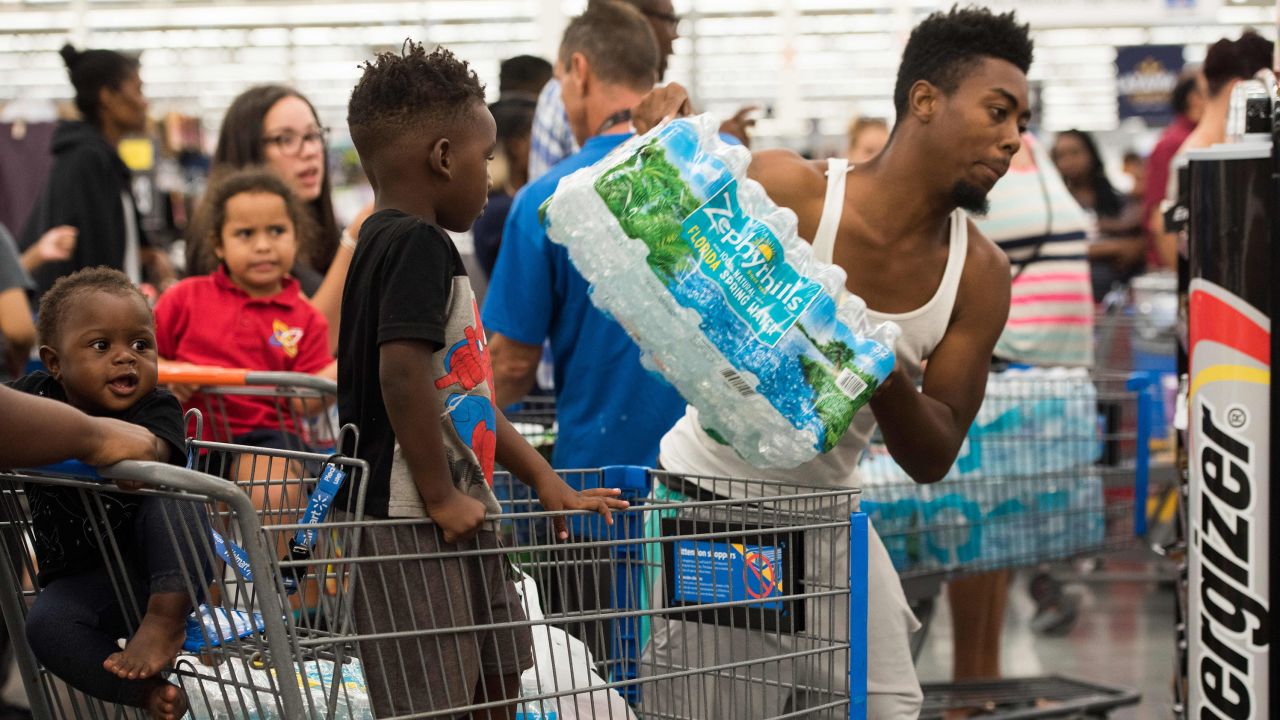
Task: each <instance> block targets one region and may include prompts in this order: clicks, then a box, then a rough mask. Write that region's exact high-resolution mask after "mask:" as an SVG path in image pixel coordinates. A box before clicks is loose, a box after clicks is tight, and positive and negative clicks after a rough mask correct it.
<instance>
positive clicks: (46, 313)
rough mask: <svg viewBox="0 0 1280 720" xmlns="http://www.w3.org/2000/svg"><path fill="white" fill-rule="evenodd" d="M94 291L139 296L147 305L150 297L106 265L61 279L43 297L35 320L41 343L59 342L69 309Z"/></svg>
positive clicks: (120, 295)
mask: <svg viewBox="0 0 1280 720" xmlns="http://www.w3.org/2000/svg"><path fill="white" fill-rule="evenodd" d="M95 292H105V293H110V294H112V295H117V296H119V297H136V298H138V299H139V300H141V301H142V304H143V305H144V306H146V305H147V298H146V297H145V296H143V294H142V291H141V290H139V289H138V287H137V286H136V285H134V284H133V282H132V281H131V280H129V276H127V275H125V274H124V273H122V272H120V271H119V270H116V269H115V268H110V267H106V266H105V265H102V266H98V267H90V268H84V269H83V270H77V271H76V272H73V273H71V274H70V275H64V276H62V277H60V278H58V279H57V281H56V282H54V283H53V287H51V288H49V291H48V292H46V293H45V294H44V296H43V297H41V298H40V312H39V318H38V319H37V320H36V332H37V333H38V334H39V337H40V344H42V345H53V344H54V343H56V342H57V341H58V333H59V332H60V331H61V330H62V321H63V318H65V317H66V314H67V312H68V311H69V310H70V309H71V307H72V306H73V305H74V304H75V303H76V302H77V301H79V300H80V299H82V298H84V297H85V296H87V295H89V294H90V293H95ZM148 307H149V306H148Z"/></svg>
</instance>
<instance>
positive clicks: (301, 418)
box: [159, 361, 338, 452]
mask: <svg viewBox="0 0 1280 720" xmlns="http://www.w3.org/2000/svg"><path fill="white" fill-rule="evenodd" d="M159 382H160V383H161V384H170V383H181V384H184V385H194V386H197V387H199V391H198V392H197V393H196V394H195V395H193V396H192V398H191V400H190V401H188V403H187V408H188V410H189V411H191V410H198V411H199V415H198V416H196V417H197V419H196V420H195V426H194V428H192V427H190V426H189V427H188V429H189V430H191V431H192V432H193V435H192V437H195V438H197V439H201V440H215V441H219V442H232V441H234V440H236V439H237V438H236V436H235V435H236V433H235V430H234V429H233V427H232V423H231V417H232V415H233V414H236V415H242V414H244V410H245V408H246V407H252V408H254V409H255V410H256V414H257V415H258V416H259V417H260V418H262V419H263V420H264V422H263V424H262V426H261V427H260V428H258V429H257V430H258V431H259V432H266V433H269V434H272V435H274V436H275V437H276V438H277V439H278V440H283V441H285V442H283V443H281V442H276V443H275V444H287V445H289V446H290V448H289V449H293V450H306V451H315V452H332V451H333V448H334V447H335V440H336V438H337V435H338V415H337V405H336V402H335V401H336V400H337V394H338V387H337V383H335V382H334V381H332V380H326V379H324V378H320V377H316V376H314V375H307V374H305V373H292V372H264V371H256V370H246V369H243V368H219V367H210V366H204V365H192V364H189V363H179V362H169V361H165V362H162V363H160V374H159ZM229 409H230V410H231V411H232V412H229ZM236 411H238V412H236Z"/></svg>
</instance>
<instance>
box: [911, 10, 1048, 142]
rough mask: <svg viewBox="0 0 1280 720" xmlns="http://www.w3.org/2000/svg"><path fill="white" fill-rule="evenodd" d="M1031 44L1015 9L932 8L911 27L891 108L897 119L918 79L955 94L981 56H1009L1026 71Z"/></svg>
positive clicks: (1017, 65)
mask: <svg viewBox="0 0 1280 720" xmlns="http://www.w3.org/2000/svg"><path fill="white" fill-rule="evenodd" d="M1031 54H1032V42H1031V37H1030V34H1029V31H1028V27H1027V25H1026V24H1019V23H1018V22H1017V20H1016V18H1015V17H1014V14H1013V11H1010V12H1007V13H1001V14H999V15H997V14H995V13H992V12H991V11H990V10H988V9H987V8H980V7H966V8H961V7H959V6H953V7H952V8H951V10H950V11H949V12H945V13H944V12H941V11H939V12H935V13H933V14H932V15H930V16H929V17H927V18H925V19H924V20H923V21H921V22H920V24H919V25H917V26H916V27H915V29H914V30H912V31H911V37H910V38H909V39H908V40H907V47H906V48H905V49H904V50H903V51H902V64H901V65H900V66H898V80H897V82H896V83H895V84H894V87H893V107H894V110H895V111H897V113H898V117H903V116H904V115H905V114H906V112H907V94H908V93H909V92H910V91H911V86H912V85H914V84H915V83H916V81H917V80H927V81H928V82H930V83H933V84H934V85H936V86H938V87H939V88H941V90H942V92H944V93H948V94H950V93H952V92H955V90H956V88H958V87H960V82H961V81H962V80H964V77H965V75H966V74H968V73H969V72H970V71H971V70H972V69H973V67H974V65H976V64H977V62H978V61H980V60H982V59H984V58H997V59H1000V60H1007V61H1008V62H1010V63H1012V64H1013V65H1014V66H1015V67H1017V68H1018V69H1019V70H1021V71H1022V72H1023V73H1024V74H1025V73H1026V72H1027V70H1028V69H1030V68H1031Z"/></svg>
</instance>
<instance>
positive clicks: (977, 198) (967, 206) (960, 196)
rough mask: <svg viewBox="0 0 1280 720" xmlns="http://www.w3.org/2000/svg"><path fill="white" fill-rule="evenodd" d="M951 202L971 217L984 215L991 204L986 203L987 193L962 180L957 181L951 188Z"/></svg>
mask: <svg viewBox="0 0 1280 720" xmlns="http://www.w3.org/2000/svg"><path fill="white" fill-rule="evenodd" d="M951 202H953V203H955V204H956V207H959V208H960V209H962V210H964V211H965V212H967V213H970V214H971V215H986V214H987V211H988V210H990V209H991V204H990V203H989V202H987V191H986V190H983V189H982V188H980V187H978V186H977V185H973V184H970V183H967V182H965V181H963V180H957V181H956V184H955V185H952V186H951Z"/></svg>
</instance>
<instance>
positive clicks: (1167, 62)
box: [1116, 45, 1183, 125]
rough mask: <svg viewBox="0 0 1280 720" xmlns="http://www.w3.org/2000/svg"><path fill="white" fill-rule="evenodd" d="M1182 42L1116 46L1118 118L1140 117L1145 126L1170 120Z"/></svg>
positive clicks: (1178, 72)
mask: <svg viewBox="0 0 1280 720" xmlns="http://www.w3.org/2000/svg"><path fill="white" fill-rule="evenodd" d="M1182 50H1183V46H1182V45H1137V46H1131V47H1118V48H1116V99H1117V101H1118V104H1119V107H1118V111H1119V115H1120V119H1121V120H1124V119H1125V118H1131V117H1136V118H1142V119H1143V120H1145V121H1146V122H1147V124H1148V125H1167V124H1169V122H1170V121H1171V120H1173V107H1172V106H1171V103H1172V101H1173V88H1174V86H1176V85H1177V84H1178V76H1179V74H1181V73H1182V65H1183V61H1182Z"/></svg>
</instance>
